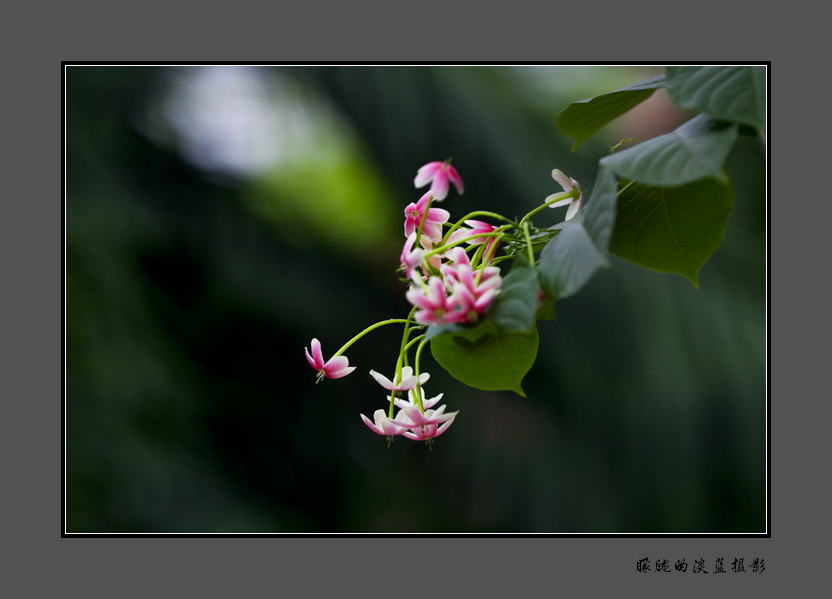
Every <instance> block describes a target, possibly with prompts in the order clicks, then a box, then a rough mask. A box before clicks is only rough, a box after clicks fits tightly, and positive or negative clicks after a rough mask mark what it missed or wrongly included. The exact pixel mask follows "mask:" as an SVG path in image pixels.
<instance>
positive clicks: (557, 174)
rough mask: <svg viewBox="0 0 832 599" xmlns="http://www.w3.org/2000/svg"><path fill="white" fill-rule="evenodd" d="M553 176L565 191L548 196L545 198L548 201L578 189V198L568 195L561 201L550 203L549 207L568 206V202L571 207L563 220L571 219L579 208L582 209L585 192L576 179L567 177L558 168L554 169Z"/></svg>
mask: <svg viewBox="0 0 832 599" xmlns="http://www.w3.org/2000/svg"><path fill="white" fill-rule="evenodd" d="M552 178H553V179H554V180H555V181H557V182H558V183H560V186H561V187H563V193H555V194H552V195H550V196H548V197H547V198H546V200H545V201H546V202H550V201H552V200H554V199H556V198H557V197H558V196H561V195H565V194H568V193H571V192H572V191H573V190H576V189H577V190H578V197H577V198H573V197H568V198H566V199H564V200H561V201H559V202H554V203H553V204H549V208H558V207H560V206H566V205H567V204H569V208H568V209H567V210H566V217H565V218H564V219H563V220H565V221H567V220H570V219H571V218H572V217H573V216H575V215H576V214H577V213H578V210H580V209H581V204H582V203H583V201H584V194H583V193H582V192H581V184H580V183H578V182H577V181H575V179H571V178H567V177H566V175H564V174H563V173H562V172H561V171H559V170H558V169H554V170H553V171H552Z"/></svg>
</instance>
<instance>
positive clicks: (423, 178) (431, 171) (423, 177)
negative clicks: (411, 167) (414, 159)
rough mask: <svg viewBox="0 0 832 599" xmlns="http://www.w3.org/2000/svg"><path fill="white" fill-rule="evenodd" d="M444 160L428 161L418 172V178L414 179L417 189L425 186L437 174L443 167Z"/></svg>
mask: <svg viewBox="0 0 832 599" xmlns="http://www.w3.org/2000/svg"><path fill="white" fill-rule="evenodd" d="M442 165H443V163H442V162H428V163H427V164H426V165H424V166H423V167H421V168H420V169H419V170H418V171H417V172H416V178H415V179H413V185H414V186H415V187H416V189H418V188H420V187H424V186H425V185H427V184H428V183H430V182H431V181H433V178H434V177H435V176H436V171H438V170H440V169H441V168H442Z"/></svg>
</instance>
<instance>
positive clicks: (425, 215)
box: [413, 196, 433, 248]
mask: <svg viewBox="0 0 832 599" xmlns="http://www.w3.org/2000/svg"><path fill="white" fill-rule="evenodd" d="M432 202H433V196H428V203H427V205H425V211H424V212H423V213H422V220H421V222H420V223H419V228H418V229H417V230H416V242H415V243H414V244H413V245H414V246H415V247H417V248H418V247H419V240H420V239H421V238H422V227H424V226H425V221H426V220H427V219H428V212H429V211H430V205H431V203H432Z"/></svg>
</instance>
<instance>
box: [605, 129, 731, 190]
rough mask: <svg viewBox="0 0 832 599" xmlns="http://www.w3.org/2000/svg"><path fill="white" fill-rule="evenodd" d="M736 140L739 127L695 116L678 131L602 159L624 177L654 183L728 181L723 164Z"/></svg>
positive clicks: (649, 183)
mask: <svg viewBox="0 0 832 599" xmlns="http://www.w3.org/2000/svg"><path fill="white" fill-rule="evenodd" d="M736 139H737V127H736V125H731V124H729V123H725V122H720V121H714V120H713V119H711V118H710V117H708V116H707V115H704V114H700V115H698V116H695V117H694V118H692V119H691V120H689V121H688V122H686V123H684V124H682V125H680V126H679V127H677V128H676V130H675V131H671V132H670V133H667V134H665V135H660V136H659V137H654V138H653V139H650V140H648V141H645V142H643V143H640V144H638V145H636V146H633V147H631V148H628V149H626V150H623V151H621V152H618V153H616V154H613V155H611V156H607V157H605V158H602V159H601V160H600V163H601V164H603V165H604V166H606V167H608V168H610V169H612V170H614V171H615V172H616V173H618V174H619V175H620V176H622V177H626V178H627V179H631V180H633V181H638V182H639V183H645V184H647V185H655V186H659V187H661V186H670V185H684V184H686V183H692V182H694V181H699V180H700V179H706V178H712V179H718V180H722V181H727V175H726V174H725V169H724V168H723V166H722V164H723V162H724V161H725V158H726V157H727V156H728V152H730V151H731V148H732V147H733V145H734V142H735V141H736Z"/></svg>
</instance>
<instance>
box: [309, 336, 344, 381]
mask: <svg viewBox="0 0 832 599" xmlns="http://www.w3.org/2000/svg"><path fill="white" fill-rule="evenodd" d="M304 349H305V351H306V360H307V361H308V362H309V365H310V366H312V368H314V369H315V370H317V371H318V381H320V380H321V379H323V378H324V377H326V378H328V379H340V378H341V377H344V376H347V375H348V374H349V373H351V372H352V371H353V370H355V366H350V365H349V364H350V363H349V360H348V359H347V357H346V356H336V357H334V358H330V359H329V361H328V362H324V357H323V354H322V353H321V342H320V341H318V340H317V339H313V340H312V354H311V355H310V354H309V349H308V348H304Z"/></svg>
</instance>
